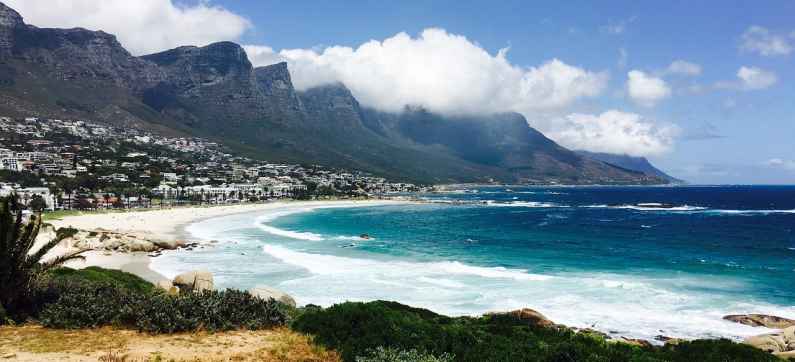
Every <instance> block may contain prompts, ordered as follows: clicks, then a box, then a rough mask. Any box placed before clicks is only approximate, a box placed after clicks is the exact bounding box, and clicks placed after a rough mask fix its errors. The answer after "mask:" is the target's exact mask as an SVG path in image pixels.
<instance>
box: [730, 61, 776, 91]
mask: <svg viewBox="0 0 795 362" xmlns="http://www.w3.org/2000/svg"><path fill="white" fill-rule="evenodd" d="M737 78H740V80H741V81H742V84H743V86H744V87H745V88H746V89H765V88H767V87H770V86H772V85H773V84H776V82H777V81H778V78H777V77H776V74H775V73H773V72H770V71H766V70H764V69H761V68H757V67H744V66H743V67H740V69H739V70H738V71H737Z"/></svg>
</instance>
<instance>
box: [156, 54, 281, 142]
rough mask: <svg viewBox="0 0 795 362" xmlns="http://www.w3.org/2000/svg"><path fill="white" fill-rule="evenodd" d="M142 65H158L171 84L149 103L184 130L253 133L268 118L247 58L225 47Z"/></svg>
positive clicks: (169, 56) (164, 84)
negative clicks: (258, 124) (249, 126)
mask: <svg viewBox="0 0 795 362" xmlns="http://www.w3.org/2000/svg"><path fill="white" fill-rule="evenodd" d="M141 59H143V60H145V61H148V62H151V63H153V64H156V65H157V66H158V67H159V69H161V70H162V71H163V72H164V73H165V78H164V79H163V80H162V81H161V82H159V83H158V84H157V85H156V86H155V87H153V88H150V89H148V90H146V91H145V93H144V97H143V100H144V103H146V104H147V105H149V106H150V107H152V108H154V109H156V110H157V111H159V112H161V113H162V114H164V115H166V116H167V117H168V118H171V119H175V120H177V121H178V122H179V123H181V124H182V125H185V126H188V127H192V128H196V129H197V130H200V131H205V132H208V133H216V134H218V133H217V132H220V134H221V135H237V134H239V133H240V132H245V131H250V130H245V128H246V127H247V126H248V125H250V124H255V123H256V122H257V121H259V120H260V119H261V118H262V117H263V115H264V113H265V112H264V109H265V103H266V99H265V98H264V96H263V94H262V92H261V91H260V90H259V88H258V86H257V82H256V79H255V77H254V71H253V68H252V66H251V63H250V62H249V61H248V57H247V56H246V52H245V51H244V50H243V48H242V47H240V46H239V45H237V44H234V43H230V42H221V43H214V44H210V45H208V46H205V47H193V46H186V47H180V48H176V49H172V50H168V51H165V52H162V53H157V54H152V55H146V56H143V57H141Z"/></svg>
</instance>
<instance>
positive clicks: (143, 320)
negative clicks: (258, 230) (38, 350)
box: [39, 282, 288, 333]
mask: <svg viewBox="0 0 795 362" xmlns="http://www.w3.org/2000/svg"><path fill="white" fill-rule="evenodd" d="M60 286H62V285H56V286H55V288H58V287H60ZM53 293H56V294H58V296H57V298H56V299H55V300H54V301H52V302H51V303H48V304H46V305H45V306H44V309H43V310H42V312H41V313H40V316H39V320H40V322H41V323H42V325H44V326H45V327H52V328H93V327H98V326H105V325H114V326H119V327H128V328H136V329H138V330H140V331H146V332H150V333H173V332H184V331H195V330H200V329H201V330H210V331H219V330H232V329H239V328H246V329H264V328H269V327H274V326H279V325H284V324H286V323H287V320H288V317H287V312H286V311H285V309H286V307H285V306H284V305H282V304H281V303H279V302H276V301H274V300H268V301H265V300H261V299H259V298H257V297H254V296H252V295H251V294H249V293H247V292H241V291H237V290H225V291H205V292H202V293H185V294H181V295H176V296H174V295H168V294H165V293H163V292H160V291H148V292H140V291H134V290H132V289H128V288H124V287H120V286H119V285H114V284H112V283H104V282H73V283H71V284H68V287H67V288H66V289H63V290H60V291H57V292H52V291H51V289H50V290H49V291H48V292H44V293H42V295H44V297H43V299H48V298H50V299H51V295H52V294H53Z"/></svg>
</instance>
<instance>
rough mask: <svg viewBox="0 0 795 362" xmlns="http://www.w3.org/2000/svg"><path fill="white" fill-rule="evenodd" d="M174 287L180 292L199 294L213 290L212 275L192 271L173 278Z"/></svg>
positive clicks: (203, 271)
mask: <svg viewBox="0 0 795 362" xmlns="http://www.w3.org/2000/svg"><path fill="white" fill-rule="evenodd" d="M173 283H174V286H176V287H178V288H179V289H180V290H186V291H192V292H201V291H204V290H213V274H212V273H210V272H208V271H206V270H194V271H189V272H187V273H182V274H180V275H177V276H176V277H174V280H173Z"/></svg>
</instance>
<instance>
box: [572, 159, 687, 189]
mask: <svg viewBox="0 0 795 362" xmlns="http://www.w3.org/2000/svg"><path fill="white" fill-rule="evenodd" d="M577 153H579V154H581V155H583V156H585V157H588V158H591V159H594V160H598V161H602V162H604V163H607V164H611V165H615V166H618V167H621V168H625V169H628V170H633V171H639V172H643V173H645V174H647V175H653V176H657V177H660V178H663V179H665V180H668V181H669V182H671V183H683V182H684V181H682V180H680V179H677V178H675V177H673V176H670V175H668V174H666V173H665V172H663V171H662V170H660V169H658V168H656V167H654V165H652V164H651V162H649V160H647V159H646V157H635V156H629V155H617V154H612V153H601V152H588V151H577Z"/></svg>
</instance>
